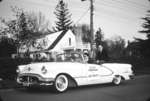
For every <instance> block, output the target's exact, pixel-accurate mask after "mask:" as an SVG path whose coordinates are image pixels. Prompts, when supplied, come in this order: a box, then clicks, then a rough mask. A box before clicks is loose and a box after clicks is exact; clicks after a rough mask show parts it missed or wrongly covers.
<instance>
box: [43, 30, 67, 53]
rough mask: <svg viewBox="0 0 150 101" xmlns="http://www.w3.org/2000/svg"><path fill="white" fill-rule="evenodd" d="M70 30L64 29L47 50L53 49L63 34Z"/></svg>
mask: <svg viewBox="0 0 150 101" xmlns="http://www.w3.org/2000/svg"><path fill="white" fill-rule="evenodd" d="M67 31H68V30H65V31H62V32H61V33H60V35H59V36H58V37H57V38H56V39H55V41H54V42H53V43H52V44H51V45H50V46H49V47H48V48H47V49H46V50H51V49H53V48H54V47H55V46H56V45H57V43H58V42H59V41H60V40H61V39H62V38H63V36H64V35H65V34H66V33H67Z"/></svg>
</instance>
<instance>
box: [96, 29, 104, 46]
mask: <svg viewBox="0 0 150 101" xmlns="http://www.w3.org/2000/svg"><path fill="white" fill-rule="evenodd" d="M103 39H104V34H103V33H102V30H101V28H99V29H98V30H97V32H96V35H95V42H96V46H97V47H98V45H100V44H102V43H103Z"/></svg>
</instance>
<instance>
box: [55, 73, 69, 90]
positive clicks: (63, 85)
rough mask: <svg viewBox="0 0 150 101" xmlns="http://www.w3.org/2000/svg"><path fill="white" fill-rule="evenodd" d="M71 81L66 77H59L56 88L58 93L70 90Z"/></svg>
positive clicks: (56, 80)
mask: <svg viewBox="0 0 150 101" xmlns="http://www.w3.org/2000/svg"><path fill="white" fill-rule="evenodd" d="M68 85H69V81H68V78H67V76H66V75H63V74H61V75H58V76H57V77H56V79H55V83H54V87H55V90H56V91H57V92H60V93H61V92H64V91H66V90H67V89H68Z"/></svg>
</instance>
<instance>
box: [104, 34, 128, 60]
mask: <svg viewBox="0 0 150 101" xmlns="http://www.w3.org/2000/svg"><path fill="white" fill-rule="evenodd" d="M104 43H106V44H107V51H108V55H109V57H110V58H112V59H119V58H121V57H123V56H124V51H125V40H124V39H123V38H122V37H120V36H116V37H114V38H111V39H110V40H105V41H104Z"/></svg>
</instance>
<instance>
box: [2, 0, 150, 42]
mask: <svg viewBox="0 0 150 101" xmlns="http://www.w3.org/2000/svg"><path fill="white" fill-rule="evenodd" d="M58 1H59V0H3V1H2V2H0V17H2V18H5V19H8V20H10V19H13V13H12V11H11V7H14V6H17V7H19V8H23V9H24V10H25V11H28V12H41V13H42V14H43V15H45V17H46V19H47V20H48V21H49V22H50V26H54V23H55V21H56V17H55V15H54V10H55V7H56V5H57V3H58ZM64 1H65V2H66V3H67V4H68V9H69V11H70V13H71V14H72V20H73V23H74V24H76V25H78V24H89V23H90V10H89V6H90V1H89V0H86V1H84V2H82V1H81V0H64ZM93 1H94V30H95V31H96V30H97V29H98V28H101V29H102V31H103V33H104V37H105V38H113V37H116V36H121V37H122V38H124V39H125V40H130V41H133V40H134V38H135V37H136V38H145V35H143V34H141V33H139V32H138V31H140V30H142V24H143V22H144V20H142V19H141V18H142V17H145V16H146V14H147V10H149V9H150V2H149V1H148V0H93Z"/></svg>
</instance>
